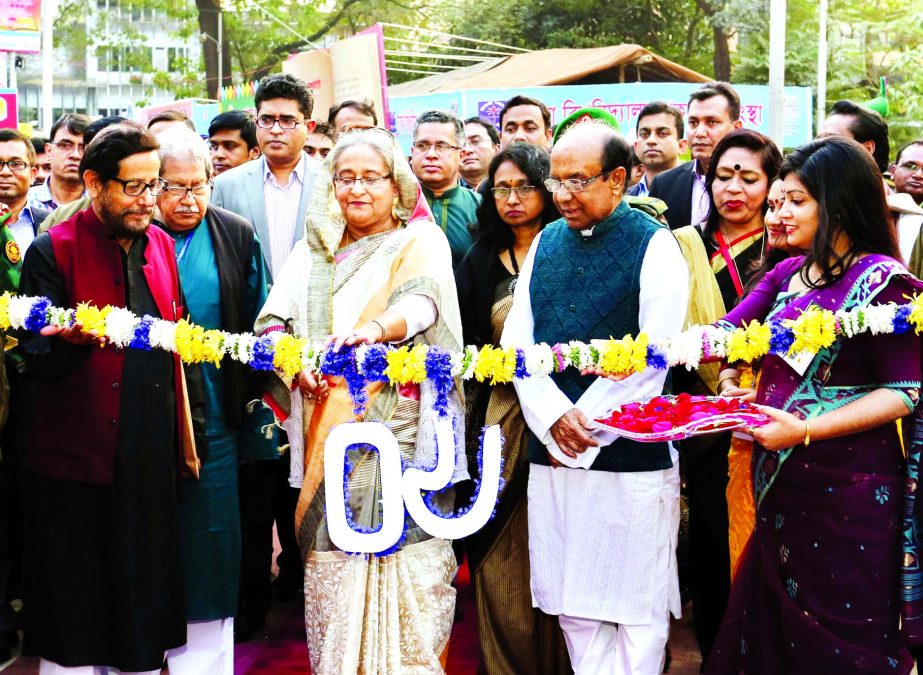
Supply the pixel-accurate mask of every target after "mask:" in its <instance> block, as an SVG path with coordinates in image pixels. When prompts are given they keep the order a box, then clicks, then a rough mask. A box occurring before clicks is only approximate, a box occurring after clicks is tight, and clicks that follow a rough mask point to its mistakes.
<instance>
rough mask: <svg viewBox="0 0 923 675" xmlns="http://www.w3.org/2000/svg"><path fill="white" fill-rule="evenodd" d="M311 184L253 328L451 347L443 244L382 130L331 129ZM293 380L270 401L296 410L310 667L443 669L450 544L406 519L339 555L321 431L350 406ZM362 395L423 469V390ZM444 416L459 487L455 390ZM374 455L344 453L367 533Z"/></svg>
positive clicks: (454, 341) (455, 331)
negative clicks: (331, 530)
mask: <svg viewBox="0 0 923 675" xmlns="http://www.w3.org/2000/svg"><path fill="white" fill-rule="evenodd" d="M315 186H316V187H315V191H314V194H313V196H312V199H311V205H310V207H309V209H308V214H307V222H306V234H305V237H304V238H303V239H302V240H301V241H299V242H298V243H297V244H296V246H295V248H294V250H293V251H292V254H291V256H290V257H289V259H288V260H287V261H286V264H285V267H284V268H283V270H282V273H281V275H280V277H279V278H278V279H277V280H276V283H275V285H274V286H273V288H272V291H271V292H270V295H269V299H268V300H267V302H266V305H265V306H264V307H263V310H262V312H261V316H260V319H259V320H258V321H257V329H258V330H259V331H261V332H263V333H264V334H265V333H269V332H274V331H284V330H288V329H291V330H293V331H294V333H295V334H296V335H298V336H299V337H302V338H307V339H308V340H310V341H311V342H317V341H323V340H326V339H328V337H330V336H332V337H330V339H331V344H332V345H333V346H334V347H335V348H337V349H339V348H341V347H342V346H343V345H346V346H354V345H360V344H374V343H406V344H410V345H415V344H428V345H439V346H441V347H443V348H445V349H448V350H451V351H458V350H460V349H461V346H462V330H461V321H460V318H459V314H458V299H457V296H456V292H455V283H454V280H453V278H452V260H451V253H450V249H449V244H448V240H447V239H446V236H445V234H444V233H443V232H442V230H441V229H440V228H439V227H438V226H436V224H435V223H434V221H433V218H432V214H431V212H430V211H429V208H428V207H427V206H426V202H425V201H424V200H423V197H422V195H421V193H420V188H419V184H418V183H417V180H416V178H414V175H413V173H412V172H411V170H410V166H409V164H408V163H407V160H406V159H405V158H404V157H403V154H402V152H401V150H400V147H399V146H398V144H397V142H396V141H395V140H394V138H393V136H391V134H390V133H388V132H387V131H384V130H383V129H367V130H360V131H354V132H350V133H347V134H342V135H341V136H340V138H339V140H338V142H337V144H336V145H335V146H334V148H333V150H332V151H331V152H330V154H329V155H328V156H327V159H326V160H325V161H324V163H323V165H322V166H321V168H320V170H319V171H318V174H317V177H316V178H315ZM279 384H280V385H281V384H282V383H281V382H279ZM297 384H298V387H297V388H296V389H295V391H294V392H293V393H292V394H291V398H290V394H289V391H290V390H289V388H288V387H285V386H282V387H280V392H279V393H276V394H274V398H275V400H276V403H277V404H278V405H279V406H280V407H286V408H288V407H289V406H290V407H291V409H292V410H293V411H294V412H295V416H297V415H298V412H297V411H298V409H300V410H301V412H300V416H301V423H300V424H296V425H295V426H286V429H288V430H289V441H290V442H291V443H293V445H292V452H293V453H296V454H294V455H293V460H294V459H296V458H299V457H302V458H303V461H304V466H303V475H304V481H303V484H302V488H301V496H300V498H299V501H298V507H297V509H296V516H295V521H296V522H295V531H296V534H297V536H298V543H299V546H300V548H301V550H302V551H303V552H305V553H306V559H305V622H306V628H307V638H308V648H309V652H310V658H311V671H312V672H315V673H333V672H337V673H356V672H362V673H401V672H410V671H412V670H413V671H419V672H424V671H425V672H442V670H443V668H444V666H445V659H446V657H447V652H448V641H449V634H450V631H451V628H452V622H453V618H454V616H455V590H454V589H453V588H452V587H451V582H452V579H453V577H454V576H455V572H456V569H457V565H456V561H455V555H454V553H453V551H452V545H451V542H449V541H446V540H443V539H436V538H433V537H431V536H430V535H428V534H427V533H426V532H424V531H423V530H422V529H421V528H420V527H419V526H417V525H416V523H414V522H413V520H412V519H410V518H409V517H408V518H407V521H406V523H405V537H404V539H403V540H402V541H401V542H400V543H399V545H397V546H396V547H395V551H394V552H392V553H388V554H386V555H368V554H367V555H350V554H349V553H346V552H344V551H341V550H339V549H338V548H337V546H336V545H335V544H334V543H333V542H332V541H331V539H330V537H329V534H328V529H327V515H326V510H325V488H324V445H325V442H326V440H327V437H328V434H329V433H330V430H331V429H333V428H334V427H336V426H337V425H339V424H342V423H346V422H352V421H355V419H356V417H355V414H354V403H353V401H352V400H351V398H350V396H349V393H348V390H347V384H346V382H345V381H344V380H343V378H339V377H327V378H321V379H315V378H314V377H313V376H312V375H311V374H310V373H308V372H307V371H304V372H302V373H301V374H300V375H299V376H298V377H297ZM367 394H368V402H367V404H366V406H365V410H364V414H363V415H362V417H361V419H362V420H363V421H378V422H383V423H386V424H387V425H388V426H389V428H390V429H391V431H392V432H393V433H394V435H395V436H396V438H397V440H398V444H399V448H400V452H401V457H402V459H403V460H404V461H405V462H407V463H414V464H417V465H423V466H427V465H429V464H430V463H431V461H432V460H433V459H434V458H435V457H436V439H435V435H434V433H433V421H434V419H435V416H436V414H437V413H436V411H435V410H434V401H435V392H434V389H433V387H431V386H429V385H427V384H426V383H424V384H422V385H413V384H410V385H406V386H400V387H393V386H389V385H387V384H386V383H383V382H376V383H372V384H370V385H369V386H368V388H367ZM448 413H449V415H450V416H451V417H452V419H453V420H454V421H456V422H457V425H456V426H457V430H458V431H457V434H456V435H457V438H456V443H457V446H456V448H455V450H456V464H455V466H456V469H455V472H454V476H453V482H457V481H458V480H462V479H464V478H467V476H468V474H467V470H466V467H465V456H464V447H463V435H464V420H463V419H462V418H461V417H462V414H463V411H462V400H461V394H460V392H459V389H458V387H457V386H456V388H455V389H454V390H453V394H452V395H451V396H450V399H449V404H448ZM289 424H291V423H289ZM293 431H294V433H293ZM299 432H300V433H301V435H302V437H303V446H304V447H303V451H299V450H298V447H299V446H300V444H301V442H302V441H301V440H300V439H299V438H298V436H299ZM378 457H379V456H378V452H376V451H375V450H374V449H370V448H368V446H353V447H352V448H350V450H349V452H348V453H347V461H348V463H349V467H350V469H349V472H348V474H347V480H346V485H345V492H346V494H347V495H348V496H347V499H348V506H349V509H350V511H351V513H352V518H353V519H354V520H355V524H356V527H358V528H360V529H365V530H366V531H369V530H373V529H374V528H375V527H376V526H377V525H378V524H379V523H381V517H382V513H381V501H380V500H381V484H380V480H379V474H380V471H379V459H378ZM454 498H455V497H454V492H453V490H451V489H449V490H446V491H445V492H442V493H435V494H434V499H433V502H434V506H435V507H436V508H438V509H439V510H441V511H442V512H443V513H450V512H451V511H452V508H453V506H454Z"/></svg>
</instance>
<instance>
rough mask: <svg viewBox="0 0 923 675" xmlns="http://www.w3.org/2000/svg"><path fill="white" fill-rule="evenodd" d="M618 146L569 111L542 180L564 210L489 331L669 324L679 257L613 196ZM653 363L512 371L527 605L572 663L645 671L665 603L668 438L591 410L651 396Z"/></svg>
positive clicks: (659, 639)
mask: <svg viewBox="0 0 923 675" xmlns="http://www.w3.org/2000/svg"><path fill="white" fill-rule="evenodd" d="M629 167H630V160H629V147H628V144H627V143H626V142H625V140H624V139H623V138H622V137H621V136H619V135H618V133H617V132H615V131H614V130H612V129H611V128H609V127H606V126H602V125H599V124H593V123H587V124H577V125H575V126H574V127H572V128H571V129H570V130H568V131H567V132H566V133H565V135H564V136H563V137H561V139H560V140H559V141H558V142H557V143H556V144H555V146H554V148H553V150H552V152H551V177H550V178H549V179H548V180H546V181H545V186H546V188H547V189H548V190H550V191H551V192H553V193H554V201H555V205H556V206H557V207H558V210H559V211H560V212H561V214H562V215H563V216H564V217H563V218H562V219H561V220H558V221H555V222H554V223H551V224H550V225H548V226H547V227H546V228H545V229H544V230H543V231H542V232H541V233H540V234H539V236H537V237H536V238H535V241H534V242H533V243H532V248H531V250H530V252H529V254H528V257H527V258H526V261H525V263H524V265H523V268H522V273H521V274H520V277H519V282H518V285H517V287H516V293H515V296H514V301H513V307H512V309H511V311H510V315H509V318H508V319H507V321H506V328H505V330H504V332H503V337H502V340H501V342H502V343H503V345H504V346H513V345H515V346H525V345H529V344H532V343H540V342H545V343H548V344H554V343H566V342H569V341H571V340H581V341H585V342H588V341H589V340H590V339H593V338H608V337H610V336H615V337H622V336H624V335H626V334H630V335H637V334H638V333H640V332H644V333H645V334H647V335H648V336H649V337H650V339H652V340H656V339H660V338H663V337H667V336H669V335H672V334H675V333H678V332H680V330H682V327H683V320H684V316H685V312H686V303H687V301H688V279H687V270H686V264H685V262H684V261H683V257H682V254H681V253H680V249H679V246H678V244H677V243H676V240H675V239H674V238H673V235H672V234H671V233H670V231H669V230H668V229H667V228H666V227H664V226H663V225H661V224H660V223H658V222H657V221H655V220H653V219H652V218H650V217H649V216H647V215H646V214H644V213H643V212H641V211H637V210H634V209H631V208H629V207H628V205H627V204H626V203H624V202H623V200H622V197H623V195H624V192H625V178H626V175H627V172H628V170H629ZM664 380H665V372H664V371H655V370H652V369H649V370H647V371H645V372H643V373H639V374H636V375H632V376H631V377H628V378H626V379H624V380H622V381H620V382H615V381H612V380H609V379H606V378H603V377H598V378H594V377H590V376H588V375H581V374H579V373H577V372H575V371H573V370H568V371H566V372H564V373H558V374H553V375H551V376H550V377H534V378H529V379H525V380H519V381H517V382H516V390H517V393H518V394H519V398H520V401H521V403H522V409H523V413H524V415H525V419H526V422H527V423H528V425H529V428H530V429H531V431H532V433H533V434H534V435H535V438H533V439H532V442H531V444H530V447H529V461H530V476H529V488H528V490H529V491H528V509H529V556H530V567H531V589H532V602H533V605H534V606H536V607H538V608H540V609H541V610H542V611H543V612H545V613H547V614H554V615H557V616H558V620H559V622H560V624H561V628H562V630H563V631H564V635H565V638H566V640H567V646H568V651H569V653H570V658H571V663H572V664H573V667H574V671H575V672H576V673H596V672H605V673H659V672H661V669H662V664H663V659H664V653H665V647H666V642H667V637H668V633H669V615H670V612H671V611H672V613H673V614H674V615H675V616H678V615H679V610H680V603H679V584H678V580H677V574H676V555H675V548H676V546H675V544H676V534H677V529H678V525H679V470H678V465H677V456H676V452H675V451H674V450H673V448H672V447H670V446H669V445H668V444H659V445H658V444H643V445H642V444H640V443H635V442H632V441H629V440H628V439H624V438H613V437H609V438H601V437H600V436H599V435H598V434H594V431H593V429H592V427H591V426H590V423H589V420H591V419H592V418H593V417H594V416H596V415H598V414H601V413H603V412H605V411H606V410H607V409H608V408H611V407H612V406H614V405H617V404H620V403H626V402H628V401H633V400H638V399H642V398H647V397H651V396H655V395H658V394H660V393H661V392H662V390H663V386H664Z"/></svg>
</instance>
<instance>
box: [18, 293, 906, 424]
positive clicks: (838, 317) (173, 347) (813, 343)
mask: <svg viewBox="0 0 923 675" xmlns="http://www.w3.org/2000/svg"><path fill="white" fill-rule="evenodd" d="M909 300H910V301H909V302H907V303H906V304H901V305H898V304H895V303H890V304H886V305H876V306H872V307H862V308H857V309H853V310H850V311H837V312H831V311H829V310H825V309H821V308H819V307H817V306H813V305H812V306H811V307H809V308H808V309H807V310H805V311H804V312H803V313H802V314H801V315H800V316H799V317H798V318H796V319H782V320H779V319H773V320H770V321H767V322H763V323H761V322H759V321H753V322H751V323H749V324H747V325H746V326H744V327H740V328H734V327H730V326H729V327H722V326H720V325H719V326H714V325H709V326H693V327H691V328H689V329H687V330H685V331H683V332H682V333H680V334H678V335H675V336H673V337H670V338H666V339H663V340H657V341H655V342H651V341H650V340H649V339H648V337H647V336H646V335H645V334H644V333H640V334H639V335H638V336H636V337H632V336H630V335H626V336H625V337H623V338H621V339H608V340H593V341H591V342H590V343H585V342H577V341H574V342H568V343H563V344H554V345H548V344H544V343H541V344H535V345H529V346H527V347H507V348H503V347H494V346H492V345H485V346H483V347H481V348H480V349H479V348H477V347H474V346H470V345H469V346H467V347H465V348H464V350H463V351H461V352H450V351H448V350H446V349H444V348H442V347H439V346H428V345H416V346H412V347H411V346H406V345H405V346H402V347H393V346H390V345H383V344H374V345H361V346H358V347H347V348H343V349H341V350H340V351H339V352H334V351H333V350H332V349H328V348H327V347H326V345H325V344H323V343H311V342H309V341H308V340H306V339H304V338H299V337H296V336H294V335H290V334H285V333H278V332H273V333H269V334H267V335H264V336H261V337H257V336H255V335H253V334H252V333H240V334H233V333H227V332H225V331H220V330H205V329H204V328H202V327H201V326H196V325H195V324H192V323H190V322H188V321H186V320H185V319H183V320H180V321H177V322H173V321H165V320H163V319H156V318H153V317H151V316H148V315H145V316H142V317H138V316H135V315H134V314H133V313H132V312H130V311H129V310H127V309H124V308H121V307H112V306H108V305H107V306H106V307H102V308H99V307H95V306H93V305H91V304H88V303H81V304H80V305H78V306H77V307H76V309H62V308H60V307H55V306H53V305H52V303H51V301H50V300H49V299H48V298H44V297H29V296H21V295H11V294H10V293H4V294H2V295H0V328H2V329H4V330H6V329H9V328H14V329H18V330H28V331H31V332H39V331H41V330H42V329H43V328H45V327H46V326H57V327H63V328H69V327H72V326H73V325H74V324H76V323H79V324H80V325H81V329H82V331H83V332H85V333H88V332H90V331H95V332H96V334H97V335H98V336H101V337H105V338H106V341H107V342H109V343H112V344H114V345H115V346H117V347H123V348H125V347H130V348H135V349H144V350H151V349H163V350H165V351H169V352H172V353H175V354H178V355H179V357H180V358H181V359H182V360H183V361H184V362H185V363H190V364H191V363H212V364H214V365H215V366H219V367H220V364H221V360H222V359H224V358H225V357H229V358H231V359H234V360H235V361H239V362H241V363H244V364H246V365H248V366H249V367H251V368H253V369H254V370H262V371H270V370H276V371H278V372H280V373H281V374H283V375H284V376H286V377H289V378H291V377H293V376H294V375H296V374H297V373H299V372H301V371H302V370H307V371H310V372H313V373H315V374H318V375H330V376H339V377H343V378H344V379H345V380H346V383H347V387H348V390H349V394H350V396H351V397H352V400H353V404H354V407H355V412H356V414H357V415H359V414H361V413H362V411H363V410H364V407H365V403H366V402H367V395H366V386H367V385H368V384H369V383H372V382H387V383H389V384H391V385H406V384H410V383H413V384H420V383H422V382H424V381H426V380H429V381H430V383H431V384H432V385H433V386H434V388H435V391H436V403H435V408H436V410H437V411H438V412H439V413H440V414H441V415H444V414H446V412H447V407H448V396H449V393H450V392H451V391H452V387H453V386H454V381H455V378H460V379H462V380H468V379H471V378H474V379H476V380H477V381H478V382H488V383H489V384H492V385H493V384H506V383H509V382H512V381H513V380H514V379H523V378H527V377H547V376H548V375H551V374H552V373H560V372H563V371H564V370H566V369H567V368H575V369H578V370H584V369H587V368H596V369H599V370H601V371H603V372H605V373H609V374H613V375H632V374H634V373H640V372H642V371H644V370H645V369H647V368H655V369H658V370H663V369H666V368H672V367H674V366H685V367H686V368H687V369H689V370H692V369H695V368H698V366H699V364H700V363H702V362H705V361H715V360H719V359H725V360H727V361H729V362H732V363H733V362H739V361H742V362H751V361H755V360H757V359H760V358H762V357H763V356H766V355H767V354H770V353H772V354H778V355H783V356H785V355H788V356H796V355H799V354H804V353H807V354H811V355H813V354H816V353H817V352H818V351H820V350H821V349H824V348H826V347H829V346H830V345H832V344H833V343H834V342H835V341H836V340H838V339H841V338H851V337H854V336H856V335H860V334H862V333H871V334H872V335H880V334H891V333H897V334H900V333H906V332H907V331H909V330H911V329H912V330H914V331H915V332H916V333H917V334H919V333H921V332H923V295H917V296H915V297H913V298H910V299H909Z"/></svg>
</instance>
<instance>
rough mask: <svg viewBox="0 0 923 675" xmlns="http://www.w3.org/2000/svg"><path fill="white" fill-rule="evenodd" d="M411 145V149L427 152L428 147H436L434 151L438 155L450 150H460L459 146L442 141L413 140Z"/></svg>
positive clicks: (445, 153) (447, 152)
mask: <svg viewBox="0 0 923 675" xmlns="http://www.w3.org/2000/svg"><path fill="white" fill-rule="evenodd" d="M411 147H413V149H414V150H416V151H417V152H429V149H430V148H436V152H437V153H439V154H440V155H447V154H449V153H450V152H451V151H452V150H461V148H460V147H459V146H457V145H449V144H448V143H444V142H443V141H439V142H438V143H430V142H428V141H414V142H413V145H412V146H411Z"/></svg>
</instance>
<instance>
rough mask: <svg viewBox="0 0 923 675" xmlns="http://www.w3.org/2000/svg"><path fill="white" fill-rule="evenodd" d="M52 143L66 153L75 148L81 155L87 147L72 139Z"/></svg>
mask: <svg viewBox="0 0 923 675" xmlns="http://www.w3.org/2000/svg"><path fill="white" fill-rule="evenodd" d="M52 145H53V146H55V147H56V148H58V150H60V151H61V152H64V153H68V154H70V153H72V152H73V151H74V150H75V149H76V150H77V152H79V153H80V154H81V155H82V154H83V151H84V150H86V148H87V146H85V145H84V144H83V143H74V142H73V141H68V140H62V141H55V142H54V143H52Z"/></svg>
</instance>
